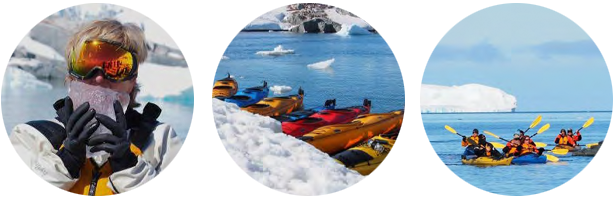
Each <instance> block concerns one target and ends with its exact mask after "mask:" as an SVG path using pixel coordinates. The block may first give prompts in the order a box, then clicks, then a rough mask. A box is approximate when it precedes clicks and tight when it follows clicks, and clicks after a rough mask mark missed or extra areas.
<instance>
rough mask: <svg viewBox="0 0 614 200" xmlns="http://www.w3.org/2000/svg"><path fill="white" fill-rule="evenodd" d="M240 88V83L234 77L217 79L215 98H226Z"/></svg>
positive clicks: (214, 90) (214, 89)
mask: <svg viewBox="0 0 614 200" xmlns="http://www.w3.org/2000/svg"><path fill="white" fill-rule="evenodd" d="M238 90H239V84H238V83H237V81H236V80H235V79H234V78H231V77H230V74H228V77H226V78H223V79H220V80H217V81H215V84H214V85H213V98H220V99H224V98H227V97H231V96H232V95H235V94H236V93H237V91H238Z"/></svg>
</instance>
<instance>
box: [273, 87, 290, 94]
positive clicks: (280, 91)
mask: <svg viewBox="0 0 614 200" xmlns="http://www.w3.org/2000/svg"><path fill="white" fill-rule="evenodd" d="M269 90H271V91H273V94H283V93H286V92H290V91H292V87H290V86H285V85H274V86H271V87H269Z"/></svg>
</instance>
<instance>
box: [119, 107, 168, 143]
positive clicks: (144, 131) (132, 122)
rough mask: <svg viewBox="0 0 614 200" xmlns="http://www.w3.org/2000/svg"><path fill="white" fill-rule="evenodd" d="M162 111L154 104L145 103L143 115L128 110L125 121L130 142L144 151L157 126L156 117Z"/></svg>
mask: <svg viewBox="0 0 614 200" xmlns="http://www.w3.org/2000/svg"><path fill="white" fill-rule="evenodd" d="M160 113H162V109H160V107H158V106H157V105H156V104H153V103H147V105H145V108H143V114H141V113H138V112H137V111H136V110H134V109H132V108H130V109H128V111H126V120H127V122H128V128H129V129H130V130H132V132H130V142H131V143H132V144H134V145H135V146H137V147H138V148H139V149H144V148H145V147H146V145H147V142H149V137H150V136H151V134H152V132H153V131H154V130H155V129H156V126H158V121H157V119H158V117H159V116H160Z"/></svg>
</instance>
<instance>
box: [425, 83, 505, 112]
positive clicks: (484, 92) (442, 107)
mask: <svg viewBox="0 0 614 200" xmlns="http://www.w3.org/2000/svg"><path fill="white" fill-rule="evenodd" d="M515 109H516V97H514V96H512V95H510V94H507V93H506V92H504V91H503V90H501V89H498V88H493V87H489V86H485V85H480V84H465V85H461V86H451V87H449V86H440V85H429V84H422V89H421V90H420V110H421V112H422V113H449V112H513V111H514V110H515Z"/></svg>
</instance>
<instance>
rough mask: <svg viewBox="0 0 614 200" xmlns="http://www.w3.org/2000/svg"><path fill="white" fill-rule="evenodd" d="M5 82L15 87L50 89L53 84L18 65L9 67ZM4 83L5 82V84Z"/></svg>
mask: <svg viewBox="0 0 614 200" xmlns="http://www.w3.org/2000/svg"><path fill="white" fill-rule="evenodd" d="M4 83H5V84H8V86H9V87H10V88H13V89H42V90H50V89H52V88H53V86H51V84H49V83H46V82H43V81H40V80H38V79H37V78H36V77H35V76H34V75H32V74H30V73H28V72H26V71H24V70H21V69H19V68H17V67H7V68H6V74H5V75H4ZM3 85H4V84H3Z"/></svg>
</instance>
